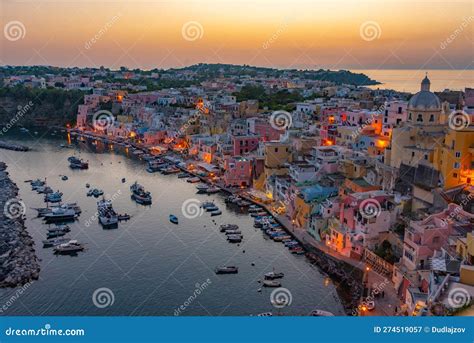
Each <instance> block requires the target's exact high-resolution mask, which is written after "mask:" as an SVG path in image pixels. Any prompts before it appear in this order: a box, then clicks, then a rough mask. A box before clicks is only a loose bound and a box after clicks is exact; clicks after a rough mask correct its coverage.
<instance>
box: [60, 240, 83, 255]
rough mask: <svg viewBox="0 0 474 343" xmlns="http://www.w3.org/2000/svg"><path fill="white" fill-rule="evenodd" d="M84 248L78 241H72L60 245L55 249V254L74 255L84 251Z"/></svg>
mask: <svg viewBox="0 0 474 343" xmlns="http://www.w3.org/2000/svg"><path fill="white" fill-rule="evenodd" d="M83 250H84V246H83V245H82V244H80V243H79V242H78V241H76V240H71V241H69V242H68V243H64V244H60V245H58V246H57V247H55V248H54V253H55V254H73V253H75V252H78V251H83Z"/></svg>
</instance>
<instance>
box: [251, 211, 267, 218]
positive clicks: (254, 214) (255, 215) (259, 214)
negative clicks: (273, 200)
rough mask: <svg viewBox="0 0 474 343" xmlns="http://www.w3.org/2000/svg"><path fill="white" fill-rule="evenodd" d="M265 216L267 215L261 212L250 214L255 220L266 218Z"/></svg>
mask: <svg viewBox="0 0 474 343" xmlns="http://www.w3.org/2000/svg"><path fill="white" fill-rule="evenodd" d="M267 214H268V213H267V212H264V211H261V212H255V213H251V214H250V216H251V217H253V218H255V217H261V216H266V215H267Z"/></svg>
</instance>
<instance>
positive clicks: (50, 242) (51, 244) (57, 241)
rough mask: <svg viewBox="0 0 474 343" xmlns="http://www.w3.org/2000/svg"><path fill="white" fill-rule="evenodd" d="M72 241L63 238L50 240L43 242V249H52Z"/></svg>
mask: <svg viewBox="0 0 474 343" xmlns="http://www.w3.org/2000/svg"><path fill="white" fill-rule="evenodd" d="M70 240H71V239H70V238H66V237H62V238H49V239H45V240H43V248H52V247H55V246H57V245H60V244H64V243H68V242H69V241H70Z"/></svg>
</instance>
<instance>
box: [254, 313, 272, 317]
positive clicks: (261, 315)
mask: <svg viewBox="0 0 474 343" xmlns="http://www.w3.org/2000/svg"><path fill="white" fill-rule="evenodd" d="M272 316H273V313H272V312H263V313H259V314H257V317H272Z"/></svg>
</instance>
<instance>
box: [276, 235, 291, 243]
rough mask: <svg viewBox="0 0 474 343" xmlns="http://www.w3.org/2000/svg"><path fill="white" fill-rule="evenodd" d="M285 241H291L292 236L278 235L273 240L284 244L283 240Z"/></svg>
mask: <svg viewBox="0 0 474 343" xmlns="http://www.w3.org/2000/svg"><path fill="white" fill-rule="evenodd" d="M285 239H291V236H288V235H278V236H275V237H273V240H274V241H275V242H283V240H285Z"/></svg>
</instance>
